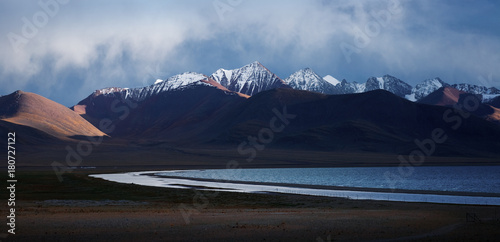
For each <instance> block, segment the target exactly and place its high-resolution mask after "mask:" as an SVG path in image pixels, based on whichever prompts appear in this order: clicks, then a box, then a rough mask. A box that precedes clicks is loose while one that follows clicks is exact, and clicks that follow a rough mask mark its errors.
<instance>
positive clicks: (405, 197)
mask: <svg viewBox="0 0 500 242" xmlns="http://www.w3.org/2000/svg"><path fill="white" fill-rule="evenodd" d="M161 172H167V171H142V172H127V173H113V174H93V175H89V176H90V177H93V178H101V179H103V180H107V181H112V182H118V183H129V184H136V185H142V186H154V187H165V188H175V189H197V190H209V191H210V190H211V191H225V192H241V193H285V194H297V195H309V196H323V197H337V198H347V199H351V200H374V201H395V202H424V203H441V204H462V205H494V206H499V205H500V194H495V193H493V194H490V193H471V192H439V191H419V190H401V189H399V190H392V189H376V188H374V189H372V188H353V187H335V186H317V185H297V184H276V183H264V182H241V181H218V180H210V179H198V178H195V179H193V178H185V177H182V178H179V177H175V176H171V177H170V176H159V175H155V173H161ZM170 172H171V171H170ZM148 177H149V179H148Z"/></svg>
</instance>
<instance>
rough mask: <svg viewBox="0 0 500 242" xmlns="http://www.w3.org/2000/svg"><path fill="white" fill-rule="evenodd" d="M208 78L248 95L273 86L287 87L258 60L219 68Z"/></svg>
mask: <svg viewBox="0 0 500 242" xmlns="http://www.w3.org/2000/svg"><path fill="white" fill-rule="evenodd" d="M210 78H211V79H213V80H215V81H216V82H217V83H219V84H221V85H222V86H223V87H225V88H227V89H228V90H230V91H233V92H238V93H242V94H246V95H250V96H253V95H255V94H257V93H259V92H262V91H266V90H271V89H274V88H289V86H288V85H287V84H286V83H285V82H284V81H283V80H282V79H281V78H279V77H278V76H277V75H276V74H274V73H272V72H271V71H269V70H268V69H267V68H266V67H264V66H263V65H262V64H261V63H259V62H253V63H251V64H248V65H246V66H243V67H241V68H239V69H234V70H225V69H219V70H217V71H216V72H215V73H213V74H212V75H211V76H210Z"/></svg>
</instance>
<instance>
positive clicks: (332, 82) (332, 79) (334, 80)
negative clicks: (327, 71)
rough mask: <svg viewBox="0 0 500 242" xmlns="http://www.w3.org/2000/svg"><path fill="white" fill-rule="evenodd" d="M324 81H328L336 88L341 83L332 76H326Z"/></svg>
mask: <svg viewBox="0 0 500 242" xmlns="http://www.w3.org/2000/svg"><path fill="white" fill-rule="evenodd" d="M323 80H325V81H327V82H328V83H330V84H332V85H334V86H336V85H338V84H339V83H340V81H339V80H337V78H335V77H333V76H330V75H326V76H324V77H323Z"/></svg>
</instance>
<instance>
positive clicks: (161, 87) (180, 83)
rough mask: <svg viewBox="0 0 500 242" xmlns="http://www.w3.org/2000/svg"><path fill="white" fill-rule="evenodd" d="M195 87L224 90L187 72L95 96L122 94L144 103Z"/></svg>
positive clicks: (103, 91)
mask: <svg viewBox="0 0 500 242" xmlns="http://www.w3.org/2000/svg"><path fill="white" fill-rule="evenodd" d="M195 86H211V87H214V88H219V89H223V90H224V91H227V90H226V89H225V88H223V87H219V85H218V83H215V82H214V81H213V80H210V79H209V78H208V77H207V76H205V75H203V74H199V73H195V72H186V73H183V74H179V75H175V76H172V77H170V78H168V79H167V80H160V79H158V80H157V81H156V82H155V84H153V85H150V86H146V87H139V88H119V87H111V88H104V89H100V90H97V91H95V92H94V96H99V95H110V94H115V93H120V94H121V95H122V96H123V97H124V98H132V99H133V100H135V101H142V100H144V99H146V98H148V97H150V96H152V95H156V94H159V93H162V92H167V91H172V90H182V89H185V88H193V87H195Z"/></svg>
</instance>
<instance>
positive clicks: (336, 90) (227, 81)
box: [94, 62, 500, 102]
mask: <svg viewBox="0 0 500 242" xmlns="http://www.w3.org/2000/svg"><path fill="white" fill-rule="evenodd" d="M195 86H209V87H213V88H218V89H221V90H224V91H226V92H229V93H239V94H246V95H249V96H252V95H255V94H257V93H259V92H262V91H266V90H271V89H274V88H293V89H297V90H306V91H312V92H318V93H323V94H330V95H338V94H352V93H363V92H367V91H372V90H377V89H383V90H386V91H389V92H392V93H394V94H395V95H397V96H400V97H403V98H406V99H408V100H410V101H418V100H420V99H422V98H424V97H426V96H427V95H429V94H431V93H432V92H434V91H436V90H438V89H439V88H441V87H447V86H451V87H453V88H456V89H458V90H461V91H464V92H468V93H472V94H480V95H482V97H483V101H485V102H487V101H489V100H492V99H493V98H495V97H497V96H500V90H498V89H497V88H494V87H490V88H487V87H484V86H477V85H471V84H453V85H450V84H448V83H445V82H444V81H442V80H441V79H440V78H437V77H436V78H434V79H428V80H424V81H423V82H422V83H419V84H417V85H415V87H412V86H411V85H409V84H408V83H406V82H404V81H402V80H400V79H398V78H396V77H393V76H390V75H384V76H382V77H370V78H368V80H367V81H366V82H364V83H357V82H348V81H346V80H345V79H344V80H342V81H338V80H337V79H336V78H334V77H332V76H330V75H327V76H325V77H320V76H319V75H318V74H316V73H315V72H314V71H313V70H312V69H310V68H305V69H301V70H299V71H297V72H295V73H293V74H292V75H290V76H289V77H288V78H286V79H284V80H282V79H281V78H279V77H278V76H277V75H276V74H274V73H272V72H271V71H270V70H269V69H267V68H266V67H264V66H263V65H262V64H261V63H259V62H253V63H251V64H248V65H245V66H243V67H241V68H238V69H233V70H226V69H222V68H221V69H219V70H217V71H216V72H215V73H213V74H212V75H210V76H206V75H204V74H199V73H194V72H187V73H183V74H179V75H175V76H172V77H170V78H168V79H166V80H160V79H158V80H156V81H155V82H154V84H153V85H150V86H147V87H140V88H116V87H113V88H105V89H100V90H97V91H96V92H94V95H101V94H104V95H106V94H110V93H116V92H120V93H122V95H123V96H124V97H126V98H132V99H133V100H135V101H141V100H144V99H146V98H147V97H149V96H151V95H155V94H159V93H161V92H167V91H172V90H182V89H184V88H192V87H195Z"/></svg>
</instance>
